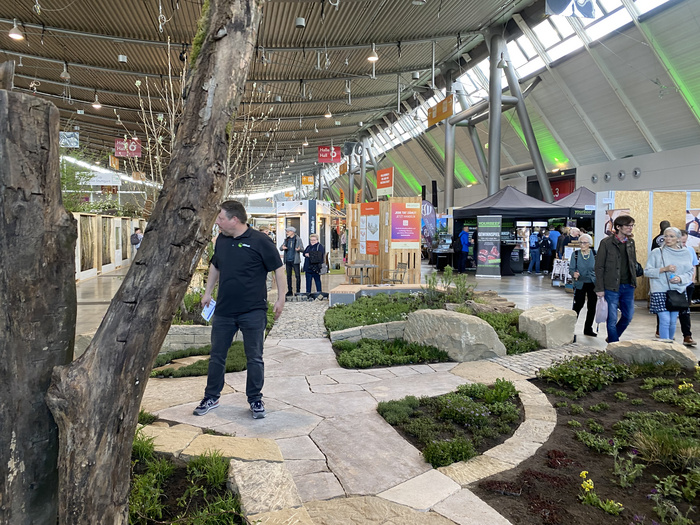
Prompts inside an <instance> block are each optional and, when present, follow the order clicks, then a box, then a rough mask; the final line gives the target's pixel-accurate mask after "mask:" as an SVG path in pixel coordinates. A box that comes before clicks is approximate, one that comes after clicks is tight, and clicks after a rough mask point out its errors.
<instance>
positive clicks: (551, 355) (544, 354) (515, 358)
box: [488, 343, 599, 378]
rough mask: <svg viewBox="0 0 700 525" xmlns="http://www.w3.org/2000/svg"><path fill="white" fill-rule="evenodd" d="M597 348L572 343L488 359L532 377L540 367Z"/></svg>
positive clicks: (596, 349) (594, 350)
mask: <svg viewBox="0 0 700 525" xmlns="http://www.w3.org/2000/svg"><path fill="white" fill-rule="evenodd" d="M598 350H599V349H598V348H595V347H593V346H585V345H582V344H579V343H572V344H569V345H565V346H562V347H560V348H546V349H544V350H538V351H536V352H528V353H526V354H519V355H507V356H503V357H492V358H490V359H488V360H489V361H491V362H493V363H497V364H500V365H502V366H504V367H505V368H508V369H509V370H512V371H513V372H517V373H518V374H521V375H524V376H526V377H528V378H534V377H535V376H536V374H537V370H539V369H540V368H547V367H549V366H551V365H552V363H554V362H556V361H562V360H564V359H567V358H570V357H573V356H575V355H588V354H592V353H593V352H597V351H598Z"/></svg>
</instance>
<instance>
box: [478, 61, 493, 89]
mask: <svg viewBox="0 0 700 525" xmlns="http://www.w3.org/2000/svg"><path fill="white" fill-rule="evenodd" d="M476 67H478V68H479V71H481V72H482V73H483V74H484V76H485V77H486V78H487V79H488V78H489V76H490V73H491V72H490V70H489V59H488V58H486V59H484V60H482V61H481V62H479V63H478V64H477V65H476ZM479 84H481V83H480V82H478V81H477V85H479Z"/></svg>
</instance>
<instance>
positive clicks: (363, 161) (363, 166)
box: [360, 137, 369, 202]
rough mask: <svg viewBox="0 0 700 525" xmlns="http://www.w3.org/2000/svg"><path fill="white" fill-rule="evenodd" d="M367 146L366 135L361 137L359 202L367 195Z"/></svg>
mask: <svg viewBox="0 0 700 525" xmlns="http://www.w3.org/2000/svg"><path fill="white" fill-rule="evenodd" d="M368 147H369V141H368V140H367V137H362V156H361V157H360V181H361V182H360V191H361V192H362V193H361V194H360V197H361V198H360V202H364V201H365V198H366V197H367V192H366V191H365V188H366V187H367V148H368Z"/></svg>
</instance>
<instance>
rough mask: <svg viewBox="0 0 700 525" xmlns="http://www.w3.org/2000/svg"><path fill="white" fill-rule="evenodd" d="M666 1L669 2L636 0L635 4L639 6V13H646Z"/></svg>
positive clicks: (663, 0)
mask: <svg viewBox="0 0 700 525" xmlns="http://www.w3.org/2000/svg"><path fill="white" fill-rule="evenodd" d="M666 2H668V0H636V1H635V2H634V4H635V5H636V6H637V9H639V13H640V14H644V13H646V12H648V11H651V10H652V9H654V8H656V7H659V6H660V5H663V4H665V3H666Z"/></svg>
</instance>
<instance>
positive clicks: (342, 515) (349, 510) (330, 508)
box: [304, 496, 486, 525]
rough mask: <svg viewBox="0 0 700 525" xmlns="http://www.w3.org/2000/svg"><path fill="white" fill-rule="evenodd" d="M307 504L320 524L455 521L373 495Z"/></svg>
mask: <svg viewBox="0 0 700 525" xmlns="http://www.w3.org/2000/svg"><path fill="white" fill-rule="evenodd" d="M304 506H305V507H306V510H307V511H308V512H309V516H311V519H312V520H313V522H314V523H315V524H316V525H350V524H352V525H360V524H361V525H454V522H453V521H452V520H448V519H447V518H444V517H443V516H441V515H439V514H436V513H434V512H419V511H417V510H413V509H411V508H409V507H405V506H403V505H398V504H396V503H393V502H391V501H388V500H385V499H382V498H378V497H373V496H364V497H356V498H336V499H333V500H330V501H313V502H308V503H305V504H304ZM483 525H486V524H483Z"/></svg>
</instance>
